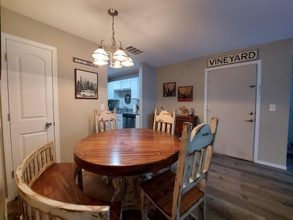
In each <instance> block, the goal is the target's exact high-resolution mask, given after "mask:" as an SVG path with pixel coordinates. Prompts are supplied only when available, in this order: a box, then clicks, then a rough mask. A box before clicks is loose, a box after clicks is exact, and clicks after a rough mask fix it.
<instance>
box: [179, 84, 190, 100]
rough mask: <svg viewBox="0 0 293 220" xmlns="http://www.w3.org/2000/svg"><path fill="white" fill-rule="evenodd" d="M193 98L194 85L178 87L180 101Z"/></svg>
mask: <svg viewBox="0 0 293 220" xmlns="http://www.w3.org/2000/svg"><path fill="white" fill-rule="evenodd" d="M192 100H193V86H179V87H178V102H191V101H192Z"/></svg>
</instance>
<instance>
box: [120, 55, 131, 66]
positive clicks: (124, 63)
mask: <svg viewBox="0 0 293 220" xmlns="http://www.w3.org/2000/svg"><path fill="white" fill-rule="evenodd" d="M121 65H122V66H125V67H131V66H134V63H133V60H132V59H131V58H130V57H128V60H126V61H123V62H121Z"/></svg>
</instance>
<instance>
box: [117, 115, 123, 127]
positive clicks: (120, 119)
mask: <svg viewBox="0 0 293 220" xmlns="http://www.w3.org/2000/svg"><path fill="white" fill-rule="evenodd" d="M116 116H117V129H122V128H123V121H122V114H117V115H116Z"/></svg>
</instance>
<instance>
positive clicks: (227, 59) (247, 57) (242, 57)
mask: <svg viewBox="0 0 293 220" xmlns="http://www.w3.org/2000/svg"><path fill="white" fill-rule="evenodd" d="M257 58H258V50H250V51H246V52H241V53H236V54H232V55H227V56H222V57H216V58H212V59H208V67H214V66H220V65H226V64H232V63H240V62H245V61H251V60H256V59H257Z"/></svg>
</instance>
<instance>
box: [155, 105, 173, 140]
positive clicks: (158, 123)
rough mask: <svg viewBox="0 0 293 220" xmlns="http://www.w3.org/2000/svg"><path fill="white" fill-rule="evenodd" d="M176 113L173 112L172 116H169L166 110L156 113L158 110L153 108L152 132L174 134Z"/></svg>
mask: <svg viewBox="0 0 293 220" xmlns="http://www.w3.org/2000/svg"><path fill="white" fill-rule="evenodd" d="M176 113H177V110H174V111H173V114H170V113H169V112H168V111H166V110H163V111H161V112H160V113H158V109H157V108H155V112H154V123H153V130H158V131H163V132H167V133H170V134H174V132H175V121H176Z"/></svg>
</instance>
